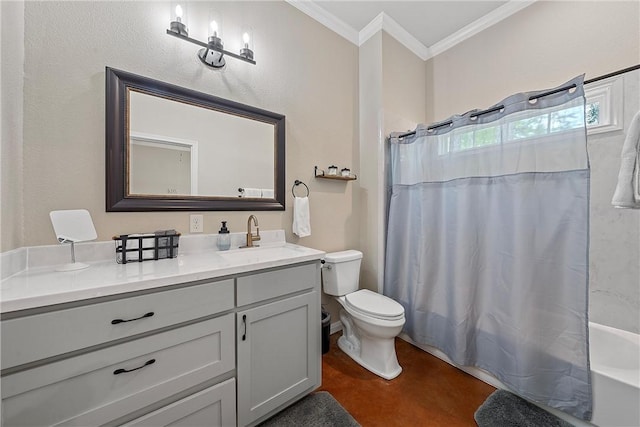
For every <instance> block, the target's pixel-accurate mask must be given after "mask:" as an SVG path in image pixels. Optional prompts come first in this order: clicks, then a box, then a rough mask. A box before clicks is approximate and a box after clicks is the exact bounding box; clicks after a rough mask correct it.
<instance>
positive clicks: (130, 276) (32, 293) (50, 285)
mask: <svg viewBox="0 0 640 427" xmlns="http://www.w3.org/2000/svg"><path fill="white" fill-rule="evenodd" d="M324 254H325V253H324V252H322V251H319V250H316V249H311V248H306V247H304V246H299V245H294V244H291V243H284V242H275V243H270V244H265V245H263V246H261V247H260V248H249V249H235V250H230V251H223V252H218V251H214V250H208V251H202V252H197V253H187V254H184V255H182V254H181V255H178V257H177V258H172V259H162V260H158V261H145V262H130V263H127V264H117V263H116V262H115V261H114V260H113V258H112V259H111V260H109V261H104V260H103V261H95V262H88V264H89V265H90V266H89V268H86V269H84V270H77V271H70V272H57V271H55V266H44V267H37V268H28V269H25V270H23V271H20V272H18V273H17V274H14V275H12V276H10V277H7V278H6V279H4V280H2V282H0V286H1V287H0V312H1V313H8V312H12V311H17V310H25V309H31V308H36V307H42V306H48V305H53V304H61V303H68V302H73V301H79V300H85V299H91V298H96V297H103V296H107V295H116V294H121V293H126V292H132V291H139V290H144V289H153V288H158V287H162V286H167V285H174V284H178V283H185V282H192V281H197V280H206V279H214V278H217V277H223V276H228V275H233V274H240V273H247V272H253V271H257V270H263V269H267V268H273V267H281V266H286V265H289V264H296V263H301V262H307V261H314V260H319V259H321V258H322V257H323V256H324Z"/></svg>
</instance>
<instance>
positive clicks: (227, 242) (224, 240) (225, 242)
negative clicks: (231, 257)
mask: <svg viewBox="0 0 640 427" xmlns="http://www.w3.org/2000/svg"><path fill="white" fill-rule="evenodd" d="M217 245H218V250H219V251H226V250H227V249H229V248H230V247H231V236H230V235H229V229H228V228H227V221H222V227H220V231H218V241H217Z"/></svg>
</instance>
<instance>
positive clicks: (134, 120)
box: [106, 67, 285, 212]
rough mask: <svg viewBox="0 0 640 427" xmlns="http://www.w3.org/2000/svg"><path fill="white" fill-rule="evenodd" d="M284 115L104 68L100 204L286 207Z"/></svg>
mask: <svg viewBox="0 0 640 427" xmlns="http://www.w3.org/2000/svg"><path fill="white" fill-rule="evenodd" d="M284 201H285V116H283V115H282V114H277V113H273V112H270V111H266V110H262V109H259V108H256V107H252V106H249V105H244V104H240V103H238V102H234V101H230V100H226V99H223V98H219V97H216V96H213V95H209V94H206V93H202V92H197V91H194V90H191V89H187V88H183V87H179V86H176V85H172V84H169V83H165V82H161V81H158V80H153V79H150V78H147V77H142V76H139V75H136V74H132V73H128V72H125V71H120V70H116V69H113V68H110V67H107V68H106V209H107V211H108V212H127V211H128V212H139V211H235V210H237V211H245V210H284V208H285V203H284Z"/></svg>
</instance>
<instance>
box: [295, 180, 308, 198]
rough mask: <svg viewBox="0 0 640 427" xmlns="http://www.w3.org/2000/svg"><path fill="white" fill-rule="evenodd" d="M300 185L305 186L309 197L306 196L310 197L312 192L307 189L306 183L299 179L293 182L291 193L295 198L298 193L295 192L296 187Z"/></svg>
mask: <svg viewBox="0 0 640 427" xmlns="http://www.w3.org/2000/svg"><path fill="white" fill-rule="evenodd" d="M300 184H302V185H304V188H306V189H307V195H306V197H309V193H310V192H309V187H307V184H305V183H304V182H302V181H300V180H297V179H296V180H295V181H294V182H293V186H292V187H291V193H292V194H293V197H296V192H295V191H294V190H295V189H296V187H297V186H298V185H300Z"/></svg>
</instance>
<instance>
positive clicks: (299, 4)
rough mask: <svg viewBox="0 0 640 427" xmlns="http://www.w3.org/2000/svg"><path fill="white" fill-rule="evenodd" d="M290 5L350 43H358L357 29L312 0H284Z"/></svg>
mask: <svg viewBox="0 0 640 427" xmlns="http://www.w3.org/2000/svg"><path fill="white" fill-rule="evenodd" d="M285 1H286V2H287V3H289V4H290V5H291V6H293V7H295V8H296V9H298V10H299V11H300V12H302V13H304V14H306V15H308V16H310V17H311V18H313V19H315V20H316V21H318V22H319V23H321V24H322V25H324V26H325V27H327V28H329V29H330V30H332V31H333V32H335V33H337V34H338V35H340V36H342V37H344V38H345V39H347V40H349V41H350V42H351V43H353V44H355V45H356V46H359V45H358V31H356V30H355V29H354V28H353V27H351V26H350V25H348V24H347V23H345V22H344V21H342V20H341V19H338V18H336V17H335V15H332V14H331V13H329V12H327V11H326V10H325V9H323V8H321V7H320V6H318V5H317V4H315V3H314V2H313V1H310V0H285Z"/></svg>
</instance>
